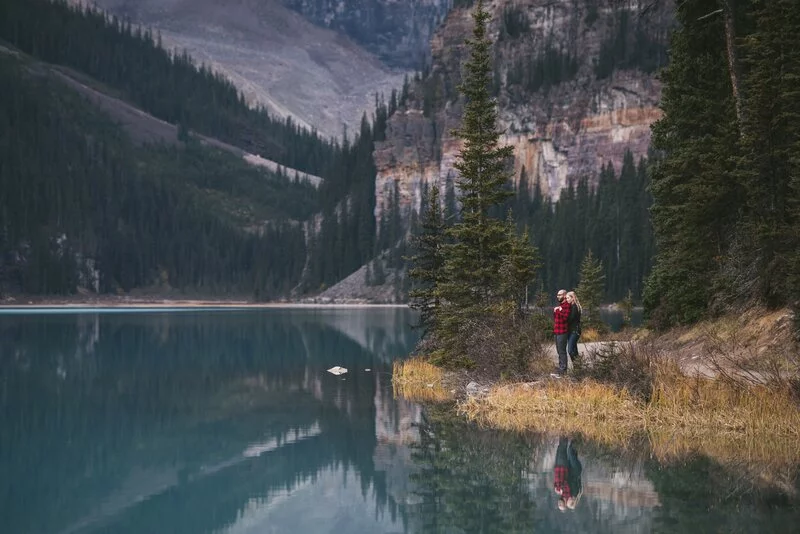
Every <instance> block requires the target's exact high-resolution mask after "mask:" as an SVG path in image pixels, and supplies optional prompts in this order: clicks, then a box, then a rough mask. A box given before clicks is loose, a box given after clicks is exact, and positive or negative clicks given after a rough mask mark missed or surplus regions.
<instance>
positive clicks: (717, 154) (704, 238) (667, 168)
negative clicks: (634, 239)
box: [644, 0, 741, 327]
mask: <svg viewBox="0 0 800 534" xmlns="http://www.w3.org/2000/svg"><path fill="white" fill-rule="evenodd" d="M716 9H717V0H699V1H697V2H683V3H682V4H680V5H679V6H678V10H677V19H678V22H679V23H680V27H679V28H678V29H676V30H675V31H674V33H673V36H672V46H671V56H670V64H669V66H668V67H667V68H666V69H665V70H664V71H663V72H662V74H661V78H662V80H663V81H664V89H663V93H662V98H661V108H662V109H663V111H664V115H663V117H662V118H661V119H660V120H659V121H658V122H656V123H655V124H654V126H653V145H654V147H655V148H656V149H658V150H661V151H663V152H664V157H663V159H661V160H660V161H659V162H658V163H657V164H656V165H655V166H654V169H653V173H652V183H651V190H652V194H653V201H654V203H653V208H652V210H651V213H652V217H653V226H654V231H655V237H656V243H657V247H658V252H657V256H656V265H655V267H654V268H653V272H652V274H651V275H650V277H649V278H648V281H647V284H646V287H645V298H644V300H645V306H646V308H647V309H648V313H649V314H650V316H651V318H653V319H655V320H656V321H655V324H656V326H662V327H663V326H668V325H670V324H674V323H684V322H692V321H694V320H697V319H699V318H700V317H702V316H703V315H704V314H705V313H706V311H707V309H708V304H709V301H710V299H711V297H712V295H713V294H714V289H713V288H714V285H715V284H716V283H717V282H718V280H719V276H718V275H719V261H720V258H723V257H724V256H725V254H726V253H727V251H728V249H729V247H730V244H731V237H732V236H733V235H734V227H735V224H736V219H737V216H738V210H737V208H738V207H739V206H741V191H740V189H739V187H738V185H737V182H738V180H737V176H736V170H737V159H736V156H737V154H738V142H739V133H738V125H737V119H736V110H735V105H734V99H733V95H732V91H731V82H730V76H729V73H728V64H727V60H726V44H725V37H724V36H725V31H724V28H723V21H722V19H721V18H719V17H717V18H714V17H712V18H703V16H704V15H706V14H708V13H710V12H712V11H714V10H716Z"/></svg>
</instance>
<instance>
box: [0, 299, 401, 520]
mask: <svg viewBox="0 0 800 534" xmlns="http://www.w3.org/2000/svg"><path fill="white" fill-rule="evenodd" d="M75 321H76V318H75V316H66V317H57V316H51V317H46V318H42V317H32V318H30V320H15V321H14V322H13V323H12V326H8V323H5V325H4V323H3V322H0V351H1V352H2V353H3V354H13V353H14V352H17V354H20V355H22V356H21V359H3V360H0V382H2V383H4V384H7V387H6V389H5V395H3V396H0V397H1V398H0V428H3V432H2V434H0V468H2V470H3V477H2V479H3V480H4V481H6V484H12V483H13V484H14V491H13V492H12V493H13V498H12V500H11V501H10V502H9V505H10V506H12V507H13V508H9V509H17V510H18V512H19V515H18V516H16V517H7V518H6V521H7V525H8V526H9V527H13V528H11V530H10V531H14V532H23V531H31V530H35V531H40V530H41V531H49V530H52V528H53V525H63V524H65V523H69V522H71V521H74V520H75V519H76V518H79V517H80V516H82V515H84V514H86V513H87V512H88V508H87V507H88V506H89V505H91V503H92V501H99V500H102V498H104V497H105V496H108V495H110V494H113V493H114V492H115V491H117V489H118V487H119V485H120V484H122V483H123V481H124V480H125V479H126V478H127V477H128V476H129V471H130V470H131V468H145V469H153V470H154V471H163V472H165V473H173V472H174V473H176V474H178V473H180V477H181V479H182V482H181V483H180V484H179V485H177V486H174V487H172V488H171V489H169V490H168V491H166V492H163V493H159V494H158V495H156V496H154V497H153V498H151V499H149V500H148V501H147V502H146V503H140V504H138V505H136V506H135V507H134V508H133V509H132V510H131V511H130V512H129V513H130V514H135V515H136V517H137V519H136V524H149V523H148V521H150V520H152V521H153V525H155V524H156V523H155V522H156V521H157V520H158V518H159V517H164V514H166V513H167V510H169V509H176V508H177V509H185V511H186V513H185V514H174V513H173V514H171V515H170V517H180V518H184V519H185V521H186V523H181V524H178V525H174V527H171V529H170V531H172V532H204V531H215V530H216V529H217V528H219V527H220V525H226V524H230V523H231V522H233V521H234V520H235V519H236V518H237V517H238V514H239V512H240V510H241V507H242V506H244V505H245V504H246V503H247V502H248V500H249V499H251V498H255V497H261V498H267V497H268V496H269V495H271V494H273V493H274V492H275V491H276V490H285V489H286V488H292V487H294V486H295V485H296V484H297V483H298V481H301V480H305V481H307V480H310V479H313V478H314V477H315V475H316V474H317V473H318V472H319V471H320V470H322V469H325V468H342V469H344V470H351V469H352V470H353V471H354V472H356V473H357V474H358V476H359V477H360V479H361V483H362V492H363V493H364V494H366V493H367V491H372V492H373V495H374V498H375V499H376V505H377V509H378V510H382V511H389V512H390V513H392V514H393V515H394V514H395V513H396V509H397V508H396V505H395V504H394V502H393V501H392V500H391V498H390V497H389V496H388V495H387V493H386V481H385V479H384V476H383V474H382V473H378V472H376V470H375V467H374V464H373V459H372V455H373V451H374V449H375V446H376V442H375V429H374V425H375V415H376V414H375V406H374V396H375V393H376V392H375V387H376V386H375V381H374V376H373V374H372V373H351V374H349V375H348V376H347V381H346V382H345V381H342V380H341V379H339V378H336V377H332V376H328V375H327V374H324V371H323V370H324V369H326V368H327V367H330V366H332V365H334V364H343V365H345V366H347V367H352V368H353V369H356V368H358V367H360V366H362V365H363V364H364V363H365V362H370V363H368V366H371V367H376V368H375V369H374V370H375V371H376V372H377V371H380V369H378V368H377V366H376V365H375V364H374V363H372V361H373V360H372V358H373V355H372V354H370V353H367V352H365V351H364V349H362V348H361V347H360V346H359V345H358V344H357V343H355V342H354V341H352V340H351V339H349V338H348V337H346V336H344V335H341V334H340V333H338V331H336V330H333V329H331V328H329V327H327V326H325V325H323V324H316V323H315V322H314V321H307V320H305V321H304V320H300V319H298V320H295V319H294V318H293V317H292V315H291V314H289V315H288V316H281V315H278V314H269V313H264V314H251V315H250V316H249V317H246V318H245V317H243V316H242V315H240V314H237V313H231V312H227V313H225V314H208V315H203V316H198V315H196V314H187V315H181V314H178V315H175V314H170V315H167V314H152V315H150V314H148V315H142V316H136V317H133V318H132V317H131V316H130V315H127V316H114V315H102V316H100V319H99V321H100V326H99V337H98V339H97V340H96V341H95V342H94V345H93V350H92V352H84V351H83V350H82V347H83V341H82V340H83V338H85V337H86V336H82V335H81V334H80V331H79V330H80V329H79V328H76V324H75ZM92 324H93V323H92ZM12 348H13V350H12ZM384 371H385V369H384ZM59 373H60V374H59ZM337 403H338V405H337ZM307 429H316V430H314V432H311V435H310V437H308V438H307V439H305V440H300V441H297V442H294V443H289V444H287V445H285V446H283V447H280V448H278V449H277V450H274V451H271V452H268V453H266V454H264V455H263V456H262V457H259V458H253V459H248V460H247V461H242V460H241V458H242V452H243V450H244V449H245V447H247V446H248V445H250V444H253V443H263V442H269V441H270V440H272V439H281V436H285V435H287V433H288V437H289V438H291V436H292V435H293V431H295V430H298V431H299V432H300V433H301V434H302V433H303V431H305V430H307ZM67 441H69V445H68V446H67V445H66V442H67ZM231 459H237V460H238V461H239V462H240V463H236V462H234V463H233V465H228V466H225V468H224V469H220V470H219V471H218V472H216V473H213V474H209V473H208V472H207V468H208V466H209V465H212V466H213V465H216V464H223V465H224V464H225V462H227V461H229V460H231ZM44 472H46V473H48V475H47V477H48V478H47V483H46V484H43V483H42V482H43V481H42V480H41V479H39V478H38V477H31V476H30V474H31V473H44ZM87 472H91V473H92V475H91V476H90V477H88V478H87V477H86V476H85V473H87ZM8 489H9V490H10V488H8ZM0 493H5V491H4V490H2V487H0ZM12 493H9V495H11V494H12ZM221 495H222V496H223V497H221ZM14 503H16V504H14ZM25 503H38V505H39V506H45V510H44V512H46V513H40V514H36V517H31V514H28V515H26V510H27V507H26V506H25ZM45 503H48V504H45ZM168 515H169V514H168ZM139 518H141V520H140V519H139ZM119 519H120V523H124V522H125V521H126V520H130V519H131V516H128V517H125V516H120V518H119ZM15 521H17V523H15ZM29 521H37V522H41V524H38V525H31V524H30V523H28V522H29ZM20 522H23V523H20ZM142 522H143V523H142ZM34 527H35V528H34ZM110 528H111V530H115V529H117V528H122V527H121V526H120V524H119V523H117V522H115V523H114V524H113V525H111V527H110ZM152 531H154V532H155V531H159V528H156V527H155V526H154V527H153V530H152Z"/></svg>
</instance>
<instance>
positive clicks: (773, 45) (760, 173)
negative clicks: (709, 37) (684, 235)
mask: <svg viewBox="0 0 800 534" xmlns="http://www.w3.org/2000/svg"><path fill="white" fill-rule="evenodd" d="M755 8H756V9H755V19H756V26H755V30H754V31H753V33H752V34H751V35H750V36H748V38H747V39H746V40H745V42H744V51H745V55H744V57H745V61H744V64H745V66H746V67H748V72H747V74H746V76H745V77H744V82H745V87H746V95H747V98H746V100H745V101H744V102H745V105H744V106H743V108H744V111H745V113H743V115H744V117H745V119H744V121H745V122H744V127H743V131H744V143H743V145H744V150H745V155H746V158H747V160H748V162H749V163H750V169H752V172H751V174H750V175H749V176H747V180H746V182H745V187H746V190H747V195H746V198H747V213H746V216H745V220H744V222H743V224H742V226H741V229H740V232H741V235H742V237H741V238H740V241H741V242H742V243H743V244H746V247H745V250H743V251H742V257H741V258H738V261H736V262H735V264H738V265H740V266H741V267H742V269H737V270H736V272H734V273H732V274H733V276H734V278H735V279H742V278H744V277H747V278H750V279H753V280H754V281H755V282H756V283H754V284H747V285H746V286H744V287H746V288H751V289H752V293H751V294H745V293H742V291H741V289H742V286H743V284H731V288H732V289H736V290H738V292H739V294H738V296H739V298H740V299H741V300H746V301H756V302H763V303H765V304H767V305H770V306H781V305H784V304H786V303H787V302H786V301H787V292H788V293H789V295H790V296H789V299H790V302H791V301H793V300H798V299H800V287H795V286H794V285H793V283H792V281H791V279H792V276H797V273H799V272H800V252H797V251H800V211H798V209H800V190H798V189H797V187H798V185H800V182H798V180H800V156H798V154H800V89H798V88H800V4H798V3H797V2H794V1H790V0H774V1H770V2H766V1H763V0H759V1H756V2H755ZM793 180H794V182H795V183H794V186H793V184H792V181H793ZM790 251H791V252H790ZM787 252H788V253H787ZM732 259H734V260H737V259H736V258H732Z"/></svg>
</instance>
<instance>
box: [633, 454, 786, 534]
mask: <svg viewBox="0 0 800 534" xmlns="http://www.w3.org/2000/svg"><path fill="white" fill-rule="evenodd" d="M645 467H646V471H647V478H649V479H650V480H651V481H652V482H653V484H654V486H655V488H656V491H657V492H658V495H659V499H660V501H661V507H660V508H659V511H660V513H659V515H658V516H657V518H656V521H655V523H654V526H655V528H654V532H781V531H785V532H788V531H791V530H792V528H796V527H792V528H787V527H791V526H792V525H797V524H800V506H797V504H798V502H797V497H796V496H797V495H799V494H800V478H798V477H797V470H795V473H794V487H793V488H790V487H786V488H785V489H786V491H778V490H777V489H776V486H775V485H774V484H770V482H772V483H774V482H776V481H769V480H757V481H754V480H753V478H752V477H751V476H748V474H746V473H743V470H742V467H743V466H742V467H739V468H735V467H726V466H724V465H721V464H720V463H718V462H716V461H714V460H712V459H710V458H708V457H705V456H696V457H694V458H691V459H689V460H687V461H684V462H680V463H678V462H674V463H672V464H670V465H668V466H664V465H661V464H659V463H658V462H656V461H655V460H651V461H649V462H647V463H646V464H645ZM787 474H788V473H787ZM759 484H763V486H762V487H759ZM792 493H794V496H793V497H791V496H790V495H791V494H792Z"/></svg>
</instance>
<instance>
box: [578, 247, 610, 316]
mask: <svg viewBox="0 0 800 534" xmlns="http://www.w3.org/2000/svg"><path fill="white" fill-rule="evenodd" d="M604 285H605V275H604V274H603V264H602V262H600V260H598V259H597V258H595V257H594V254H592V251H591V250H590V251H589V252H588V254H586V256H585V257H584V258H583V261H582V262H581V274H580V282H579V283H578V288H577V289H576V290H575V292H576V293H577V295H578V299H579V300H580V301H581V306H582V307H583V318H584V322H585V323H586V324H593V325H595V324H599V323H600V320H599V319H600V316H599V310H600V303H601V302H602V299H603V287H604Z"/></svg>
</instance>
